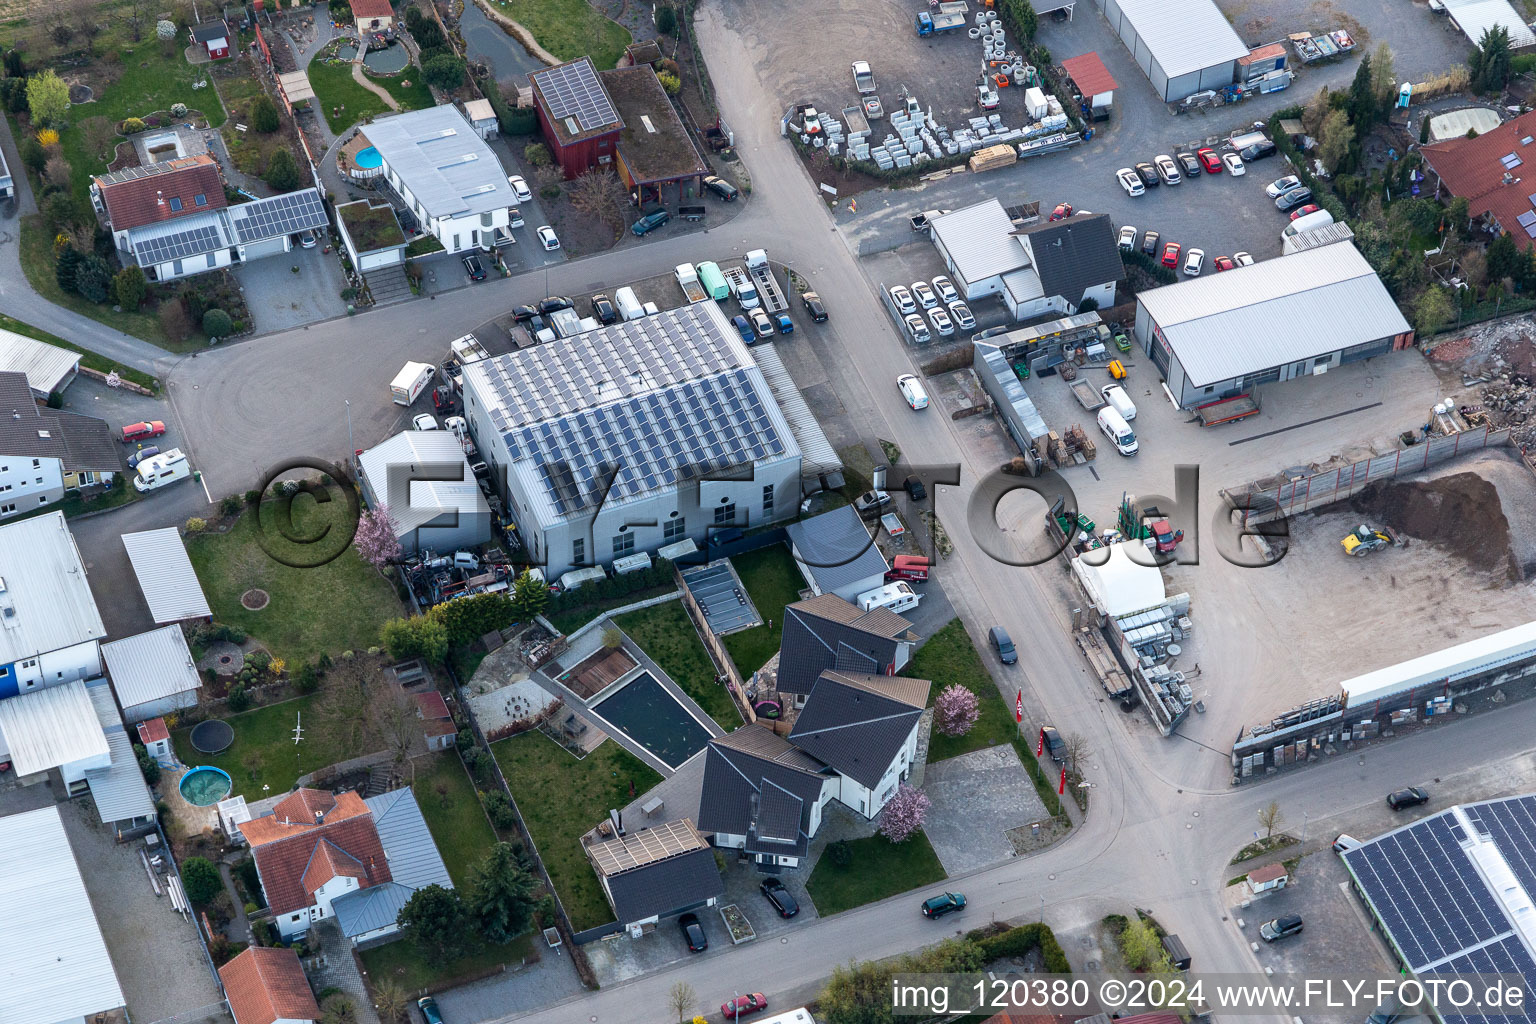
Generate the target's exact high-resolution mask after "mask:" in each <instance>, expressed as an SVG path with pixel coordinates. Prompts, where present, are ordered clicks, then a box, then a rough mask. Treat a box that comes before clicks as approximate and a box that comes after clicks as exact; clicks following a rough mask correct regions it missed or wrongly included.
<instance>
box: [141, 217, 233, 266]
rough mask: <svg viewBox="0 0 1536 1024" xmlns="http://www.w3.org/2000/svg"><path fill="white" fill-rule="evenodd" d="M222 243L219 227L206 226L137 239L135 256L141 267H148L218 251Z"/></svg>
mask: <svg viewBox="0 0 1536 1024" xmlns="http://www.w3.org/2000/svg"><path fill="white" fill-rule="evenodd" d="M220 242H221V239H220V235H219V229H218V227H217V226H215V225H212V224H206V225H203V226H202V227H196V228H191V229H189V230H187V231H176V232H173V233H171V234H166V235H157V236H155V237H153V238H145V239H137V240H135V241H134V243H133V256H134V259H135V260H136V261H137V262H138V264H139V266H141V267H147V266H150V265H151V264H155V263H169V262H171V261H172V260H182V259H186V258H187V257H188V256H196V255H198V254H199V253H205V252H208V251H209V250H211V249H217V248H218V247H219V245H220Z"/></svg>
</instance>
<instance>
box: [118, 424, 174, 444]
mask: <svg viewBox="0 0 1536 1024" xmlns="http://www.w3.org/2000/svg"><path fill="white" fill-rule="evenodd" d="M163 433H165V424H164V423H161V422H160V421H159V420H148V421H146V422H143V423H130V424H128V425H127V426H126V427H124V428H123V443H124V444H131V443H133V442H134V441H147V440H148V439H149V438H151V437H159V436H160V435H161V434H163Z"/></svg>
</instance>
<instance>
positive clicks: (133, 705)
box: [101, 626, 203, 725]
mask: <svg viewBox="0 0 1536 1024" xmlns="http://www.w3.org/2000/svg"><path fill="white" fill-rule="evenodd" d="M101 658H102V660H103V661H104V662H106V664H107V677H108V678H109V679H111V680H112V689H113V690H115V691H116V692H117V699H118V701H119V702H120V703H121V704H122V707H123V720H124V721H126V722H127V723H128V724H129V725H132V724H134V723H135V722H142V721H145V720H146V719H150V718H159V717H160V716H161V715H166V714H169V713H170V712H172V711H175V710H177V709H179V708H191V707H196V706H197V696H198V691H199V690H201V689H202V686H203V677H202V676H201V675H199V674H198V671H197V664H196V663H195V662H194V661H193V660H192V652H191V650H189V649H188V648H187V639H186V637H185V636H183V635H182V632H181V627H180V626H161V627H160V628H159V629H152V630H150V631H149V632H147V633H140V634H138V635H137V636H130V637H127V638H125V639H123V640H114V641H113V642H112V643H109V644H102V645H101Z"/></svg>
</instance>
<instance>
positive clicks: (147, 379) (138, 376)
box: [0, 282, 160, 392]
mask: <svg viewBox="0 0 1536 1024" xmlns="http://www.w3.org/2000/svg"><path fill="white" fill-rule="evenodd" d="M54 287H58V282H54ZM113 315H114V316H121V314H113ZM0 329H4V330H7V331H12V332H14V333H16V334H21V335H25V336H26V337H28V338H36V339H37V340H38V341H46V342H47V343H48V344H50V345H57V346H58V347H59V348H64V349H68V350H69V351H71V352H79V353H80V365H81V366H87V367H90V368H91V369H92V370H100V371H101V372H102V373H111V372H112V371H113V370H116V371H117V375H118V376H119V377H122V378H123V379H124V380H130V381H133V383H135V384H137V385H139V386H140V387H145V388H149V389H150V390H151V391H155V392H158V391H159V390H160V381H159V379H158V378H156V377H152V376H150V375H149V374H147V373H145V372H144V371H142V370H134V369H131V368H129V367H126V366H119V365H117V364H116V363H114V362H113V361H112V360H110V359H108V358H107V357H106V356H99V355H97V354H96V353H95V352H90V351H87V350H86V349H83V348H81V347H80V346H79V345H76V344H75V343H74V342H72V341H65V340H64V339H63V338H61V337H59V336H58V335H57V334H49V333H48V332H47V331H45V330H43V329H42V328H41V327H33V326H32V325H31V324H29V323H24V322H23V321H21V320H17V319H16V318H14V317H9V316H6V315H5V314H3V313H0Z"/></svg>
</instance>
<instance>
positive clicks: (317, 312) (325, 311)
mask: <svg viewBox="0 0 1536 1024" xmlns="http://www.w3.org/2000/svg"><path fill="white" fill-rule="evenodd" d="M294 267H298V268H299V271H298V273H294V272H293V268H294ZM235 277H236V278H237V279H238V280H239V281H240V287H241V288H242V289H244V290H245V304H246V305H247V306H249V307H250V310H251V317H252V318H253V319H254V320H255V322H256V330H257V332H258V333H260V334H271V333H272V332H274V331H286V330H291V329H292V328H295V327H306V326H308V325H310V324H313V323H318V322H319V321H321V320H329V319H330V318H331V317H333V316H340V315H341V314H343V313H345V312H346V311H347V304H346V303H345V302H343V301H342V300H341V290H342V289H343V288H345V287H346V286H347V279H346V278H345V277H344V276H343V275H342V272H341V262H340V260H338V259H337V258H336V254H335V253H334V252H331V253H325V252H322V251H321V249H320V247H319V246H316V247H315V248H313V249H302V248H295V249H294V250H293V251H292V252H289V253H283V254H279V255H277V256H268V257H266V258H265V259H259V260H254V261H252V262H250V263H247V264H245V265H243V266H241V267H239V268H238V269H237V270H236V271H235Z"/></svg>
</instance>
